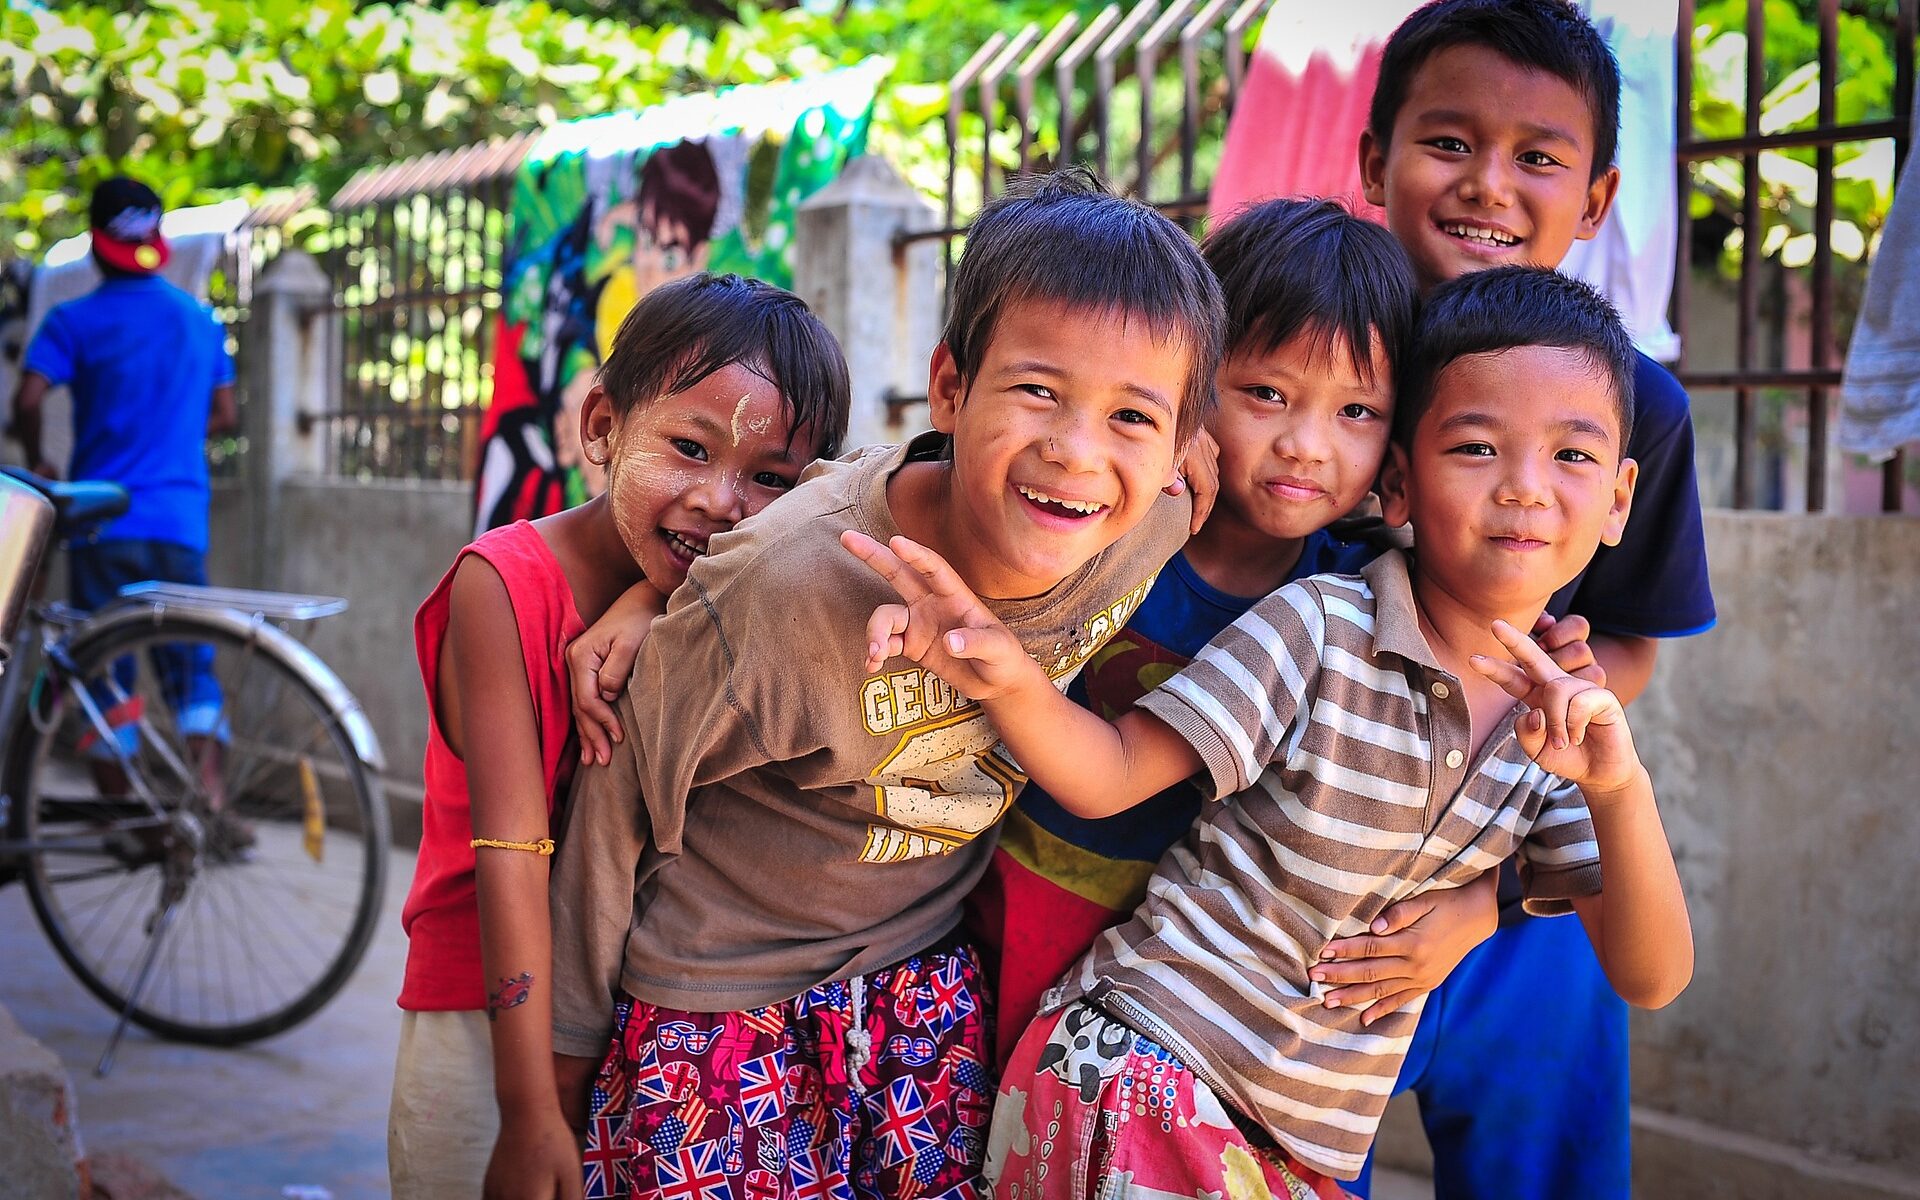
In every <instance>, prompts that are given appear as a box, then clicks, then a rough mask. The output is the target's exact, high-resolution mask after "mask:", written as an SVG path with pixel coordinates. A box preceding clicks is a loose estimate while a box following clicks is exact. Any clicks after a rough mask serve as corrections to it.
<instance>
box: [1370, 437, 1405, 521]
mask: <svg viewBox="0 0 1920 1200" xmlns="http://www.w3.org/2000/svg"><path fill="white" fill-rule="evenodd" d="M1407 462H1408V460H1407V451H1406V448H1405V447H1403V446H1402V445H1401V444H1400V443H1399V442H1394V443H1393V444H1391V445H1389V446H1388V447H1387V461H1385V462H1383V463H1381V464H1380V482H1379V483H1378V484H1377V485H1376V486H1375V487H1374V489H1373V490H1374V491H1375V492H1378V493H1379V495H1380V515H1381V516H1382V517H1383V518H1385V520H1386V522H1387V524H1389V525H1392V526H1394V527H1395V528H1398V527H1399V526H1402V525H1405V524H1406V523H1407V521H1408V519H1409V518H1410V517H1412V515H1413V507H1412V505H1410V504H1409V503H1408V502H1407Z"/></svg>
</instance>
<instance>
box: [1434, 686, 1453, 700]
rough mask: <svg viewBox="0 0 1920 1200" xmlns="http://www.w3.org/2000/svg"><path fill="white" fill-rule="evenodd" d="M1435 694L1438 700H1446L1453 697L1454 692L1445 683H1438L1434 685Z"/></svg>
mask: <svg viewBox="0 0 1920 1200" xmlns="http://www.w3.org/2000/svg"><path fill="white" fill-rule="evenodd" d="M1433 694H1434V696H1436V697H1437V698H1439V699H1441V700H1445V699H1446V698H1447V697H1448V696H1451V695H1453V690H1452V689H1451V688H1449V687H1448V686H1447V685H1446V684H1444V683H1439V682H1436V683H1435V684H1434V685H1433Z"/></svg>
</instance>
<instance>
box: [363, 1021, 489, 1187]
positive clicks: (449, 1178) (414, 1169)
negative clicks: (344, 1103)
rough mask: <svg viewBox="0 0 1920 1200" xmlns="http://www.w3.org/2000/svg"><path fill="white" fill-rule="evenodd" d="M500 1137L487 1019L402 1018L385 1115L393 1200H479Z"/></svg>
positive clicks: (388, 1165)
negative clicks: (390, 1099)
mask: <svg viewBox="0 0 1920 1200" xmlns="http://www.w3.org/2000/svg"><path fill="white" fill-rule="evenodd" d="M499 1135H500V1110H499V1108H497V1107H496V1106H495V1104H494V1099H493V1042H492V1039H491V1035H490V1034H489V1032H488V1028H487V1014H486V1013H484V1012H478V1011H475V1012H403V1013H402V1014H401V1015H400V1056H399V1060H398V1061H397V1062H396V1063H395V1064H394V1070H393V1104H392V1107H390V1108H389V1109H388V1111H387V1175H388V1177H389V1178H390V1179H391V1181H392V1183H393V1196H394V1200H467V1198H475V1200H477V1197H478V1196H479V1195H480V1188H481V1184H482V1183H483V1182H484V1181H485V1179H486V1175H487V1159H488V1158H489V1157H491V1155H492V1154H493V1143H494V1141H495V1139H497V1138H498V1137H499Z"/></svg>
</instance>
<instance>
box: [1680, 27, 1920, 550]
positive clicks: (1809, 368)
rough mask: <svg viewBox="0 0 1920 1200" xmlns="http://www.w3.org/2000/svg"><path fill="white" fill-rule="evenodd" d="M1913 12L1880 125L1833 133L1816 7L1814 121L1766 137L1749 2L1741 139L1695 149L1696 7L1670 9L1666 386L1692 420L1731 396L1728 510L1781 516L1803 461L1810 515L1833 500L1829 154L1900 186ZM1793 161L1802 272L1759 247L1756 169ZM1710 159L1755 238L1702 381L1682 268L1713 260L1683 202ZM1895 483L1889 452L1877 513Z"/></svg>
mask: <svg viewBox="0 0 1920 1200" xmlns="http://www.w3.org/2000/svg"><path fill="white" fill-rule="evenodd" d="M1917 8H1920V3H1917V0H1899V4H1898V8H1897V10H1896V14H1895V18H1894V27H1893V30H1892V44H1891V49H1892V58H1893V64H1894V72H1895V78H1894V88H1893V111H1892V112H1890V113H1888V114H1887V116H1886V118H1885V119H1872V120H1865V121H1859V122H1855V123H1852V124H1845V125H1843V124H1840V123H1839V122H1838V120H1837V117H1836V113H1837V104H1836V95H1835V92H1836V89H1837V88H1838V86H1839V84H1840V61H1839V50H1840V34H1839V18H1840V0H1818V6H1817V10H1816V11H1817V16H1818V26H1819V56H1818V64H1819V78H1818V81H1817V102H1816V108H1815V113H1814V118H1815V119H1814V120H1813V122H1812V123H1810V124H1807V125H1805V126H1804V127H1802V128H1798V129H1792V130H1783V131H1775V132H1766V131H1764V130H1763V128H1762V117H1763V111H1762V108H1763V104H1762V102H1763V100H1764V98H1765V96H1766V92H1767V87H1766V63H1767V13H1766V5H1765V3H1764V0H1747V11H1746V38H1747V61H1746V91H1745V96H1744V114H1743V115H1744V119H1745V132H1744V134H1743V135H1742V136H1740V137H1735V138H1727V139H1721V140H1715V141H1703V140H1698V139H1696V138H1695V137H1694V119H1693V113H1694V92H1693V81H1694V61H1693V40H1692V38H1691V37H1690V36H1687V34H1688V33H1690V31H1691V30H1692V29H1693V27H1694V12H1695V2H1694V0H1680V29H1681V31H1682V36H1681V37H1680V38H1679V39H1678V46H1677V48H1676V53H1677V63H1678V72H1677V77H1678V81H1679V94H1678V103H1677V105H1676V111H1675V121H1676V122H1677V128H1678V130H1679V135H1680V136H1679V143H1678V147H1677V154H1676V169H1677V174H1678V180H1679V215H1680V237H1679V255H1680V261H1679V268H1680V269H1679V270H1678V271H1677V272H1675V280H1674V284H1675V287H1674V296H1673V309H1672V312H1673V325H1674V329H1675V331H1676V332H1678V333H1679V334H1680V336H1681V345H1682V352H1683V357H1682V359H1681V362H1680V364H1679V366H1678V368H1677V370H1676V374H1677V375H1678V376H1679V379H1680V382H1681V383H1682V384H1684V385H1685V386H1686V387H1687V388H1688V389H1689V391H1690V392H1691V393H1692V394H1693V396H1694V400H1695V405H1696V410H1697V409H1698V408H1699V407H1700V403H1701V401H1702V400H1703V399H1711V396H1710V395H1703V393H1709V394H1710V393H1711V392H1713V391H1715V390H1721V389H1724V390H1727V391H1730V392H1731V393H1732V400H1733V428H1732V430H1731V437H1732V441H1733V447H1734V467H1733V482H1732V496H1731V501H1732V504H1733V507H1735V508H1753V507H1756V506H1757V507H1768V508H1777V507H1784V506H1785V505H1784V504H1783V501H1784V500H1785V498H1786V495H1785V493H1786V492H1787V491H1789V490H1790V489H1789V487H1788V486H1787V485H1789V484H1792V483H1795V482H1800V481H1794V480H1791V479H1788V478H1784V477H1783V476H1782V474H1781V473H1782V472H1784V471H1785V470H1787V469H1789V468H1790V467H1791V466H1792V465H1793V464H1794V462H1795V461H1796V460H1799V459H1804V467H1803V470H1804V473H1805V477H1804V483H1803V496H1804V505H1805V507H1806V509H1807V510H1808V511H1810V512H1818V511H1821V510H1823V509H1825V508H1827V507H1828V506H1829V503H1830V501H1831V499H1832V490H1833V489H1832V482H1833V481H1832V479H1831V472H1830V466H1831V460H1832V458H1833V455H1832V454H1831V452H1830V444H1829V437H1830V432H1831V427H1832V416H1833V414H1832V399H1833V389H1834V388H1836V387H1837V386H1838V385H1839V383H1840V364H1841V361H1842V357H1843V355H1844V347H1843V346H1842V345H1841V344H1840V341H1839V336H1838V335H1839V333H1840V329H1839V322H1838V320H1837V319H1836V301H1837V299H1839V297H1838V296H1837V295H1836V290H1837V289H1836V278H1835V275H1836V265H1837V263H1836V256H1835V253H1834V227H1835V219H1834V190H1835V182H1836V181H1835V176H1834V150H1835V147H1836V146H1839V145H1843V144H1846V143H1855V142H1873V141H1891V143H1892V146H1893V178H1894V179H1895V180H1897V179H1898V178H1899V175H1900V167H1901V166H1902V165H1903V164H1904V163H1905V162H1906V157H1907V151H1908V150H1909V148H1910V147H1909V145H1908V141H1909V131H1910V128H1911V116H1912V113H1911V105H1912V101H1913V85H1914V32H1915V13H1916V9H1917ZM1794 150H1803V151H1804V150H1812V151H1813V152H1814V163H1813V169H1814V175H1815V197H1816V198H1815V201H1814V211H1813V212H1812V214H1811V216H1810V221H1811V234H1812V236H1813V239H1814V246H1813V255H1812V258H1811V260H1810V261H1809V262H1808V263H1807V265H1806V266H1805V267H1802V268H1789V267H1787V266H1785V265H1784V258H1783V257H1775V258H1772V259H1769V258H1768V257H1767V254H1766V249H1767V248H1766V246H1765V245H1764V244H1763V242H1762V240H1761V238H1760V236H1759V235H1758V231H1759V230H1760V228H1761V225H1762V220H1761V206H1762V204H1763V202H1765V201H1766V200H1767V190H1766V181H1765V180H1764V179H1763V176H1762V169H1761V156H1762V155H1763V154H1780V153H1783V152H1786V151H1794ZM1719 159H1737V161H1738V163H1739V170H1740V179H1741V192H1740V196H1741V213H1740V217H1739V223H1740V228H1741V229H1742V230H1744V231H1748V232H1749V233H1750V234H1751V236H1744V237H1742V239H1741V243H1740V254H1739V260H1738V273H1737V275H1736V278H1735V290H1736V294H1737V304H1736V316H1735V346H1734V354H1733V361H1732V363H1731V364H1730V365H1729V366H1727V367H1725V368H1722V369H1699V368H1696V367H1695V366H1694V359H1695V358H1696V355H1695V354H1694V353H1693V352H1692V351H1691V350H1689V349H1688V347H1689V345H1690V343H1691V341H1692V339H1690V338H1689V337H1688V336H1687V334H1688V328H1689V322H1690V320H1691V318H1692V317H1693V316H1694V305H1693V303H1692V301H1693V289H1692V271H1691V270H1690V267H1691V265H1692V264H1693V263H1694V262H1695V261H1696V258H1697V256H1698V255H1699V253H1700V252H1701V250H1702V249H1703V248H1706V249H1710V247H1702V246H1700V245H1697V244H1696V239H1695V237H1694V236H1693V233H1694V227H1693V220H1692V216H1691V205H1690V203H1689V201H1690V198H1691V196H1692V195H1693V193H1694V191H1695V189H1696V187H1697V186H1698V176H1699V173H1700V172H1699V167H1700V165H1701V164H1704V163H1709V162H1712V161H1714V160H1719ZM1864 275H1865V272H1864V271H1860V272H1857V273H1856V277H1855V278H1853V279H1852V280H1851V281H1850V282H1851V283H1852V284H1853V287H1854V290H1855V291H1856V293H1857V289H1858V286H1859V285H1860V284H1862V283H1863V282H1864ZM1799 297H1804V298H1805V300H1806V301H1807V303H1806V308H1805V314H1804V318H1803V317H1802V315H1801V313H1800V311H1798V306H1797V305H1796V304H1795V303H1794V301H1795V300H1796V299H1797V298H1799ZM1803 321H1804V324H1802V322H1803ZM1763 426H1764V428H1763ZM1763 434H1764V435H1769V436H1765V437H1763ZM1802 439H1804V440H1802ZM1769 465H1770V466H1772V467H1773V468H1774V471H1775V474H1774V478H1773V480H1772V481H1771V483H1772V486H1771V487H1768V488H1764V489H1763V488H1762V485H1761V479H1760V474H1761V471H1762V468H1763V467H1765V466H1769ZM1905 480H1906V455H1905V454H1904V453H1896V454H1895V455H1894V457H1893V458H1892V459H1891V460H1890V461H1888V462H1887V463H1886V464H1885V465H1884V466H1883V467H1882V469H1881V479H1880V489H1879V490H1880V508H1881V510H1882V511H1884V512H1898V511H1900V508H1901V501H1902V494H1903V492H1904V491H1905V490H1906V486H1905Z"/></svg>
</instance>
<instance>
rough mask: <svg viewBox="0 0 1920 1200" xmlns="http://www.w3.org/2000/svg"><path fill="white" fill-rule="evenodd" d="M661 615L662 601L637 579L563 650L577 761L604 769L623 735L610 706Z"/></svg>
mask: <svg viewBox="0 0 1920 1200" xmlns="http://www.w3.org/2000/svg"><path fill="white" fill-rule="evenodd" d="M666 611H667V598H666V597H665V596H663V595H661V594H660V590H659V589H658V588H656V587H654V586H653V585H652V584H650V583H648V582H646V581H645V580H641V581H640V582H639V583H636V584H634V585H633V586H632V587H630V588H628V589H627V590H626V591H625V592H624V593H623V594H622V595H621V597H620V598H619V599H618V600H615V601H614V602H613V604H612V606H611V607H609V608H608V609H607V611H606V612H604V613H602V614H601V616H600V619H599V620H598V621H595V622H594V623H593V624H592V625H590V626H588V627H587V631H586V632H585V633H583V634H581V635H580V636H579V637H577V638H575V639H573V641H572V642H571V643H569V644H568V646H567V679H568V681H569V690H571V691H572V693H573V727H574V730H575V733H576V734H577V735H578V737H579V739H580V761H581V762H583V763H597V764H599V765H600V766H603V767H604V766H606V765H607V763H609V762H611V761H612V759H613V748H614V746H616V745H618V744H619V742H620V739H621V738H622V737H623V736H625V735H624V733H623V731H622V730H621V728H620V718H619V717H618V716H616V715H614V711H613V702H614V701H615V700H618V699H619V698H620V693H621V692H623V691H625V690H626V688H627V677H628V676H630V675H632V674H633V660H634V659H635V658H637V657H638V656H639V654H640V647H641V646H642V645H643V644H644V643H645V642H646V640H647V632H648V631H649V630H651V629H652V628H653V622H654V618H656V617H658V616H659V615H660V614H661V613H664V612H666Z"/></svg>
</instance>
